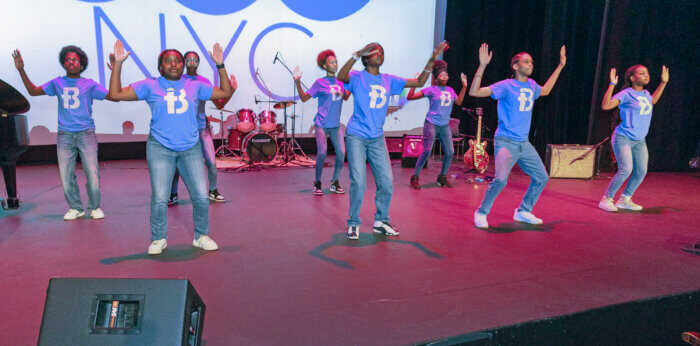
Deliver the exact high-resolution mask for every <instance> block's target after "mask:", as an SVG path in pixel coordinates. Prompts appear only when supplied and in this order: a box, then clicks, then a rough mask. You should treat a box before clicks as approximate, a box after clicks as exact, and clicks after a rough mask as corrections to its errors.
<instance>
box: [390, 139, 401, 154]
mask: <svg viewBox="0 0 700 346" xmlns="http://www.w3.org/2000/svg"><path fill="white" fill-rule="evenodd" d="M386 149H387V151H389V153H390V154H393V153H401V152H403V138H400V137H387V138H386Z"/></svg>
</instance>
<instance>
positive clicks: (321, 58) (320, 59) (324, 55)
mask: <svg viewBox="0 0 700 346" xmlns="http://www.w3.org/2000/svg"><path fill="white" fill-rule="evenodd" d="M330 57H334V58H335V52H334V51H333V50H331V49H326V50H324V51H323V52H321V53H318V56H317V57H316V64H318V67H320V68H323V65H325V64H326V59H328V58H330Z"/></svg>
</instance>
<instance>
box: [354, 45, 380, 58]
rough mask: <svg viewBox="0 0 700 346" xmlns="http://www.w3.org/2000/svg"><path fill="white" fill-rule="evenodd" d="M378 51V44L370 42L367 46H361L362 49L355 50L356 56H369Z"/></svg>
mask: <svg viewBox="0 0 700 346" xmlns="http://www.w3.org/2000/svg"><path fill="white" fill-rule="evenodd" d="M377 52H379V46H378V45H376V44H371V45H368V46H365V47H363V48H362V49H360V50H358V51H357V55H358V56H370V55H372V54H375V53H377Z"/></svg>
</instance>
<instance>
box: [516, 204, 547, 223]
mask: <svg viewBox="0 0 700 346" xmlns="http://www.w3.org/2000/svg"><path fill="white" fill-rule="evenodd" d="M513 220H515V221H518V222H524V223H529V224H531V225H541V224H542V219H539V218H537V217H535V215H532V213H530V212H527V211H518V209H517V208H516V209H515V213H514V214H513Z"/></svg>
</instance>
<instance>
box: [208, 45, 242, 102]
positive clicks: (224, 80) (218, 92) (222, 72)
mask: <svg viewBox="0 0 700 346" xmlns="http://www.w3.org/2000/svg"><path fill="white" fill-rule="evenodd" d="M209 55H211V59H212V60H214V63H215V64H216V70H217V71H219V86H218V87H214V92H212V93H211V100H216V99H227V98H231V95H233V93H234V92H235V91H236V89H235V88H234V87H233V85H231V84H232V83H231V81H230V80H229V79H228V73H226V67H224V50H223V49H222V48H221V45H220V44H219V43H214V53H212V52H211V51H209ZM234 78H235V77H234ZM237 86H238V84H236V87H237Z"/></svg>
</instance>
